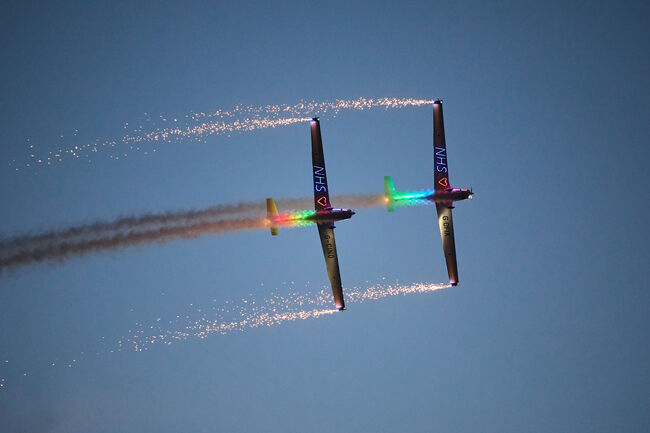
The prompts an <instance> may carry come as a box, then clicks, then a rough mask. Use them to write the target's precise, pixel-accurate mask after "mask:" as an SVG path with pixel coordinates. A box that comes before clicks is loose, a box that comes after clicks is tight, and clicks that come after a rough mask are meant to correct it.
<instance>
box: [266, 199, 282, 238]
mask: <svg viewBox="0 0 650 433" xmlns="http://www.w3.org/2000/svg"><path fill="white" fill-rule="evenodd" d="M277 217H278V208H277V207H276V206H275V202H274V201H273V199H272V198H267V199H266V218H268V220H269V221H270V223H271V235H272V236H277V235H278V233H279V232H280V230H279V228H278V227H277V226H274V225H273V222H274V221H275V219H276V218H277Z"/></svg>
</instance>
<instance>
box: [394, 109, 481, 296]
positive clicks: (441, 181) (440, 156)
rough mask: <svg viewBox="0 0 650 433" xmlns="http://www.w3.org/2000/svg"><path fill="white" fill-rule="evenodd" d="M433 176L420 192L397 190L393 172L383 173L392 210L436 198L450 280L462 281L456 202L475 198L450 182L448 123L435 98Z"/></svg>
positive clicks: (454, 283)
mask: <svg viewBox="0 0 650 433" xmlns="http://www.w3.org/2000/svg"><path fill="white" fill-rule="evenodd" d="M433 174H434V175H433V180H434V189H433V190H425V191H418V192H398V191H396V190H395V186H393V180H392V179H391V177H390V176H385V177H384V192H385V194H386V200H387V202H386V203H387V207H388V211H389V212H393V211H394V210H395V205H398V206H399V205H400V204H408V203H413V202H433V203H435V204H436V210H437V211H438V226H439V227H440V237H441V238H442V249H443V250H444V253H445V261H446V262H447V273H448V274H449V283H450V284H451V285H452V286H457V285H458V284H459V280H458V264H457V262H456V242H455V240H454V222H453V219H452V216H451V210H452V209H453V208H454V206H453V203H454V202H456V201H460V200H466V199H468V198H472V195H473V194H474V192H473V191H472V190H471V189H460V188H452V187H451V186H450V183H449V166H448V165H447V145H446V143H445V125H444V121H443V118H442V101H441V100H439V99H438V100H435V101H434V102H433Z"/></svg>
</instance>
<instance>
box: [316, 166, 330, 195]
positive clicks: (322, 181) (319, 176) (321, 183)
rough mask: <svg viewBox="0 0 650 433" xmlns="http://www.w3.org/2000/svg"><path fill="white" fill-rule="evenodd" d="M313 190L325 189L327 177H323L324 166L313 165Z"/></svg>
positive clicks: (321, 190) (323, 190) (320, 190)
mask: <svg viewBox="0 0 650 433" xmlns="http://www.w3.org/2000/svg"><path fill="white" fill-rule="evenodd" d="M314 191H316V192H325V191H327V178H326V177H325V167H319V166H317V165H315V166H314Z"/></svg>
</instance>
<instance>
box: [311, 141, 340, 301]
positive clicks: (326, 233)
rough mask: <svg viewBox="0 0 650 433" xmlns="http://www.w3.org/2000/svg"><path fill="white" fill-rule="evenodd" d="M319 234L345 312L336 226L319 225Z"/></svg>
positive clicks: (334, 287) (335, 296)
mask: <svg viewBox="0 0 650 433" xmlns="http://www.w3.org/2000/svg"><path fill="white" fill-rule="evenodd" d="M312 131H313V129H312ZM318 234H319V235H320V242H321V245H322V246H323V255H324V256H325V264H326V265H327V273H328V275H329V277H330V284H331V286H332V294H333V295H334V303H335V304H336V309H337V310H345V301H344V300H343V286H342V285H341V272H340V271H339V257H338V254H337V252H336V240H335V239H334V225H333V224H332V223H319V224H318Z"/></svg>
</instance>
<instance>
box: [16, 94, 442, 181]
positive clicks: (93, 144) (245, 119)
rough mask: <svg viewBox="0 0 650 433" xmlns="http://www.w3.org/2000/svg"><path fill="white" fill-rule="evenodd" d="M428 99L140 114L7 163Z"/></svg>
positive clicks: (140, 148) (148, 151)
mask: <svg viewBox="0 0 650 433" xmlns="http://www.w3.org/2000/svg"><path fill="white" fill-rule="evenodd" d="M432 102H433V101H432V100H428V99H413V98H358V99H337V100H335V101H325V102H317V101H310V102H306V101H302V102H299V103H297V104H295V105H285V104H282V105H264V106H254V105H238V106H236V107H234V108H233V109H231V110H229V111H227V110H216V111H214V112H209V113H203V112H199V113H196V112H192V113H189V114H186V115H184V116H179V117H176V118H174V117H170V118H168V117H165V116H158V117H157V118H152V117H151V116H150V115H148V114H147V113H145V118H144V119H143V120H141V121H140V122H138V123H139V124H138V125H137V126H135V127H133V126H132V125H129V123H125V124H124V126H123V129H124V130H129V132H126V133H125V135H123V136H122V137H121V138H119V139H110V140H100V139H94V140H91V141H90V142H86V143H83V141H82V139H81V136H80V134H79V130H78V129H75V130H74V133H72V134H69V135H65V134H61V135H60V136H59V144H58V145H54V144H51V145H37V144H36V143H35V142H34V140H31V139H27V142H26V151H27V155H28V158H27V161H26V162H24V163H20V162H18V161H16V160H15V159H14V160H12V161H11V162H10V163H9V165H10V166H12V167H14V168H15V170H17V171H18V170H20V169H21V168H23V167H26V168H34V167H45V166H52V165H55V164H58V163H61V162H63V161H65V160H72V159H81V160H86V161H87V162H92V161H93V160H95V159H96V158H98V157H99V154H100V153H101V154H103V155H104V156H106V157H108V158H109V159H112V160H120V159H124V158H128V157H129V156H130V155H133V154H140V155H145V156H148V155H152V154H153V153H156V152H157V151H158V148H157V147H156V145H157V144H158V143H172V142H174V143H176V142H182V141H187V140H193V141H197V142H204V141H205V139H206V138H207V137H209V136H211V135H228V134H232V133H243V132H249V131H254V130H258V129H267V128H276V127H280V126H287V125H292V124H294V123H300V122H307V121H309V120H310V119H311V118H312V117H313V116H327V115H330V114H331V115H332V116H333V117H336V116H337V115H338V114H339V112H341V111H343V110H368V109H372V108H384V109H386V110H388V109H399V108H406V107H418V106H422V105H427V104H431V103H432Z"/></svg>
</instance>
